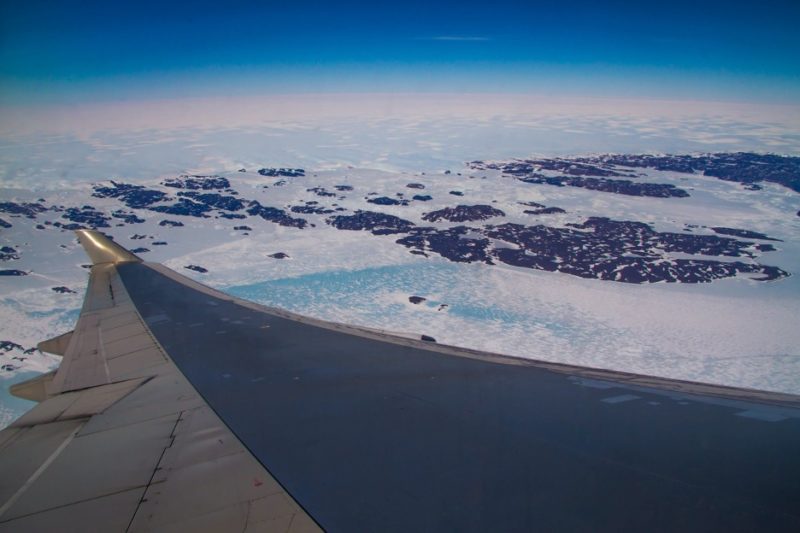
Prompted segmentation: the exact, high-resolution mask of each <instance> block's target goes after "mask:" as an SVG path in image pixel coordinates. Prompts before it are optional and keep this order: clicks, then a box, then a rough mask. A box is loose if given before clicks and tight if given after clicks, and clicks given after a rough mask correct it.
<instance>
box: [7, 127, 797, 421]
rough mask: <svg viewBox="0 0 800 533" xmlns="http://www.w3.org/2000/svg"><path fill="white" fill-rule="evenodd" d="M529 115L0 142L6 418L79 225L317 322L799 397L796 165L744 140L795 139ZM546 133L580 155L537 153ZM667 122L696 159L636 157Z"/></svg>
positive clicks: (780, 133) (75, 286) (76, 279)
mask: <svg viewBox="0 0 800 533" xmlns="http://www.w3.org/2000/svg"><path fill="white" fill-rule="evenodd" d="M565 116H567V115H565ZM581 116H585V114H584V115H581ZM534 118H535V117H534ZM534 118H530V117H528V118H525V117H522V118H520V117H516V118H515V119H514V120H513V121H512V120H510V119H508V117H507V116H505V117H504V116H496V117H494V118H492V117H491V116H489V115H487V116H486V117H483V118H480V119H476V120H474V121H473V122H471V123H470V122H468V121H466V120H465V119H462V120H461V121H458V120H456V119H449V121H444V122H443V121H441V120H440V121H439V122H435V121H434V122H430V123H426V122H424V121H416V122H414V121H406V122H403V121H400V120H397V121H392V120H389V119H382V120H378V119H374V120H371V121H367V122H365V123H364V125H362V127H359V126H358V125H356V124H355V123H347V122H341V123H339V124H338V125H337V126H336V127H335V128H334V127H333V126H332V127H331V128H332V129H326V127H324V126H319V127H318V128H317V129H314V128H311V127H305V126H303V127H301V126H299V125H297V124H295V125H289V124H288V123H287V124H283V125H282V126H276V125H274V124H273V125H271V126H269V128H272V129H273V134H274V135H275V136H274V137H272V139H274V140H275V142H274V146H275V147H277V148H275V147H273V148H272V149H271V150H270V149H267V150H264V154H263V155H261V156H260V157H259V156H257V155H256V154H257V153H258V152H259V149H260V148H261V147H263V146H267V145H269V142H267V141H269V139H270V137H269V135H266V136H264V135H265V131H266V130H267V129H269V128H267V127H252V128H251V129H246V128H245V129H240V130H238V133H237V132H236V131H234V130H233V129H231V130H230V131H211V130H202V129H194V130H191V134H190V135H188V136H183V135H182V134H181V132H180V131H177V130H176V131H169V132H166V130H159V131H155V130H154V131H151V132H146V131H138V132H136V133H135V134H134V133H131V132H121V133H108V132H106V133H104V134H102V135H101V134H99V133H97V132H94V133H91V134H86V135H84V136H83V137H81V138H79V137H71V136H70V135H71V134H65V133H63V132H51V133H50V134H47V135H45V134H44V133H38V134H34V133H32V132H28V133H24V134H23V133H20V134H19V135H16V136H14V135H11V134H6V135H5V136H4V137H3V142H2V143H0V169H1V170H2V172H3V179H2V186H3V188H2V189H0V226H2V228H0V248H2V254H0V258H2V261H1V262H0V270H2V271H3V272H4V273H5V274H6V275H3V276H0V341H4V342H3V344H2V345H0V367H2V370H0V375H2V377H1V378H0V380H2V381H0V386H2V393H0V426H3V425H5V424H6V423H8V422H9V420H11V419H13V417H14V416H17V415H18V414H19V410H20V409H23V408H24V403H21V402H19V401H17V400H12V399H10V398H9V397H8V395H7V391H6V389H7V385H8V384H9V383H10V382H12V381H14V380H19V379H22V378H28V377H30V376H31V375H32V374H31V372H35V371H44V370H46V369H48V368H51V367H53V366H54V365H56V364H57V359H56V358H55V357H52V356H49V355H45V354H41V353H39V352H38V351H36V350H35V349H34V347H35V346H36V343H37V342H39V341H41V340H43V339H46V338H49V337H52V336H54V335H57V334H60V333H63V332H65V331H68V330H69V329H71V327H72V326H73V324H74V321H75V319H76V318H77V315H78V310H79V306H80V304H81V302H82V298H83V294H82V293H83V291H84V289H85V286H86V280H87V270H86V269H85V268H84V265H86V264H87V263H88V259H87V258H86V257H85V256H84V254H83V251H82V249H81V248H80V247H79V246H78V244H77V242H76V240H75V238H74V236H73V233H72V231H71V229H74V228H77V227H96V228H98V229H100V230H101V231H104V232H106V233H107V234H109V235H111V236H112V237H113V238H114V239H115V240H117V241H118V242H119V243H120V244H122V245H123V246H125V247H127V248H129V249H132V250H136V252H137V253H138V254H140V255H141V257H142V258H144V259H145V260H148V261H158V262H162V263H165V264H166V265H168V266H169V267H171V268H173V269H175V270H177V271H179V272H181V273H183V274H185V275H187V276H190V277H192V278H195V279H197V280H199V281H201V282H203V283H206V284H209V285H211V286H214V287H217V288H220V289H222V290H225V291H228V292H230V293H232V294H235V295H238V296H242V297H245V298H248V299H252V300H255V301H258V302H262V303H265V304H269V305H276V306H280V307H284V308H288V309H291V310H293V311H296V312H299V313H303V314H308V315H312V316H315V317H319V318H323V319H329V320H337V321H344V322H351V323H356V324H361V325H365V326H370V327H377V328H382V329H389V330H395V331H398V332H417V333H424V334H428V335H431V336H433V337H435V338H436V340H437V341H438V342H440V343H447V344H454V345H460V346H467V347H471V348H478V349H482V350H490V351H495V352H500V353H506V354H513V355H517V356H522V357H530V358H536V359H545V360H550V361H560V362H569V363H576V364H583V365H589V366H595V367H603V368H612V369H620V370H625V371H630V372H639V373H646V374H653V375H659V376H668V377H675V378H681V379H689V380H700V381H708V382H714V383H722V384H728V385H737V386H743V387H753V388H759V389H768V390H775V391H784V392H793V393H800V329H798V328H797V317H798V316H800V276H798V273H800V216H798V212H799V211H800V192H798V185H797V184H798V180H800V174H798V173H797V172H798V168H800V163H798V159H797V158H784V157H776V158H772V159H770V158H769V157H768V156H764V155H760V154H763V153H765V152H767V151H770V150H775V151H777V152H782V153H785V154H790V153H791V150H789V149H788V148H787V147H788V146H791V145H792V143H794V146H797V145H798V144H797V139H798V135H797V132H796V130H793V129H792V128H791V127H789V126H786V124H783V125H780V124H778V123H777V122H776V123H769V124H768V123H763V124H759V123H756V122H753V121H752V120H751V121H750V122H739V123H738V125H739V129H735V128H734V127H733V126H731V123H732V122H731V121H732V119H720V118H717V119H715V120H711V119H709V121H708V122H706V123H704V124H700V123H691V122H689V123H687V124H689V125H691V124H694V126H691V127H690V126H687V125H686V124H684V125H682V126H679V125H678V124H677V123H669V122H659V121H657V120H656V119H655V118H653V117H650V118H647V119H645V118H641V117H639V118H636V117H634V116H627V117H626V116H623V117H621V118H619V119H618V120H617V121H615V122H612V121H610V120H609V119H607V118H606V119H605V120H604V121H601V120H600V119H599V118H597V119H596V121H595V122H592V120H590V119H589V118H585V120H584V121H583V122H582V121H580V120H577V119H575V117H574V116H573V119H574V120H572V121H569V120H567V119H564V120H563V121H559V120H557V117H556V116H554V115H553V116H550V115H549V116H546V117H544V116H543V117H540V120H539V121H538V122H537V121H536V120H534ZM567 118H569V117H567ZM331 120H332V119H331ZM742 120H744V119H742ZM548 121H549V122H548ZM726 121H728V122H726ZM726 124H727V126H726ZM745 125H746V126H747V127H745ZM726 127H727V128H728V129H725V128H726ZM471 128H475V129H478V130H480V132H479V133H475V132H474V131H472V129H471ZM600 130H603V131H605V135H598V132H600ZM677 130H680V132H677ZM379 131H380V132H381V135H383V136H384V137H386V138H385V139H383V138H380V139H379V138H377V137H376V136H377V135H378V134H379V133H378V132H379ZM532 131H533V132H536V133H535V135H534V137H531V132H532ZM555 131H560V132H561V134H562V135H564V136H566V137H564V138H561V139H560V140H559V141H558V142H560V143H562V145H564V146H575V147H578V148H576V149H575V150H574V151H573V152H572V154H573V155H568V154H569V152H568V151H567V150H566V149H561V150H554V149H552V148H551V149H549V150H544V149H543V150H532V149H531V148H530V146H531V142H532V141H533V140H535V139H536V138H542V135H544V137H547V132H555ZM688 131H691V135H690V134H689V133H687V132H688ZM723 131H726V132H728V133H725V134H724V135H723V133H722V132H723ZM348 132H349V133H348ZM609 132H613V133H609ZM648 132H649V133H648ZM743 132H744V133H743ZM37 135H38V137H37ZM48 135H49V136H48ZM498 135H499V136H498ZM614 135H617V136H618V137H617V138H616V139H617V140H616V141H614ZM647 135H651V136H652V137H651V138H650V140H648V137H647ZM670 135H674V138H675V139H676V140H675V142H674V143H673V144H674V146H677V150H675V151H680V152H682V153H689V152H691V153H694V154H695V156H693V157H677V158H661V159H657V158H656V159H653V158H651V159H647V158H634V157H632V155H634V154H639V153H642V152H652V151H654V150H658V151H659V152H662V153H663V152H669V151H671V150H667V149H665V148H670V147H671V146H672V145H669V143H666V142H665V141H664V139H666V138H669V136H670ZM287 136H288V137H289V138H290V140H287ZM592 136H594V139H595V141H596V146H595V148H589V138H590V137H592ZM34 138H38V139H39V140H38V142H36V143H35V142H33V141H32V139H34ZM134 138H135V139H138V140H136V141H132V139H134ZM69 139H72V141H70V140H69ZM187 139H189V140H191V144H192V146H191V148H190V147H188V145H187V142H189V140H187ZM301 139H304V142H305V143H306V146H305V151H301V150H303V143H301V142H300V140H301ZM481 139H482V141H481V142H479V141H480V140H481ZM488 140H491V141H490V142H489V141H488ZM256 141H257V142H256ZM650 142H652V144H648V143H650ZM71 143H72V144H71ZM248 143H250V144H248ZM448 143H450V144H448ZM223 146H224V147H226V148H225V149H224V150H223V149H222V148H221V147H223ZM524 146H527V147H528V148H524ZM236 147H238V148H236ZM748 147H750V148H751V149H753V150H757V151H758V152H759V153H758V154H749V155H748V154H738V155H735V156H732V155H725V154H721V155H715V156H703V157H700V156H698V155H697V154H699V153H701V152H708V151H709V150H713V151H725V152H726V153H727V154H730V153H731V149H747V148H748ZM626 148H629V149H626ZM704 148H706V149H704ZM237 150H239V152H237ZM606 150H610V151H614V152H616V153H623V154H624V157H623V156H614V157H607V156H602V155H601V154H600V153H601V152H604V151H606ZM154 151H157V152H158V154H156V153H155V152H154ZM223 152H224V153H225V154H227V155H224V154H223ZM245 152H246V153H245ZM544 153H547V154H548V155H547V156H544V155H542V154H544ZM203 154H205V155H203ZM220 154H223V155H220ZM337 154H338V157H337ZM425 154H427V156H426V155H425ZM575 154H582V155H575ZM193 157H194V159H193V161H194V162H195V163H194V164H191V163H189V161H190V160H192V158H193ZM137 161H138V162H139V163H140V164H139V166H136V162H137ZM115 162H116V163H115ZM115 165H116V170H113V169H114V168H115ZM687 165H688V166H687ZM177 169H180V170H177ZM720 169H722V170H720ZM731 169H739V170H740V171H741V172H734V171H733V170H731ZM765 169H766V170H765ZM792 180H794V181H792Z"/></svg>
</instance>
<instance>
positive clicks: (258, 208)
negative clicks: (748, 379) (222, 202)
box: [247, 200, 308, 229]
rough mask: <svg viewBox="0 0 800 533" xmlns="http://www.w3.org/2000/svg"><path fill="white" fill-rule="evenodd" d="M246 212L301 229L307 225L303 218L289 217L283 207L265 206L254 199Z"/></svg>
mask: <svg viewBox="0 0 800 533" xmlns="http://www.w3.org/2000/svg"><path fill="white" fill-rule="evenodd" d="M247 213H248V214H250V215H253V216H259V217H261V218H263V219H264V220H269V221H270V222H275V223H276V224H279V225H281V226H287V227H292V228H298V229H303V228H305V227H306V226H307V225H308V221H307V220H306V219H304V218H294V217H291V216H289V215H288V214H287V213H286V211H284V210H283V209H278V208H277V207H266V206H263V205H261V204H260V203H258V202H257V201H255V200H254V201H252V202H250V205H249V207H248V208H247Z"/></svg>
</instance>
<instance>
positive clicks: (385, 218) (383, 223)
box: [326, 211, 414, 235]
mask: <svg viewBox="0 0 800 533" xmlns="http://www.w3.org/2000/svg"><path fill="white" fill-rule="evenodd" d="M326 222H327V223H328V224H330V225H331V226H333V227H334V228H336V229H341V230H353V231H361V230H368V231H371V232H372V233H373V234H374V235H389V234H393V233H406V232H408V231H409V230H410V229H411V228H413V227H414V223H413V222H410V221H408V220H404V219H402V218H400V217H396V216H394V215H387V214H385V213H375V212H373V211H356V213H355V214H353V215H338V216H334V217H330V218H328V219H327V220H326Z"/></svg>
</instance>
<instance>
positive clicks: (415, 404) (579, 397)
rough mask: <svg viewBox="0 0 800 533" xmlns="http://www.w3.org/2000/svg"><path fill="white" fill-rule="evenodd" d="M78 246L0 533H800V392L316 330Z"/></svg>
mask: <svg viewBox="0 0 800 533" xmlns="http://www.w3.org/2000/svg"><path fill="white" fill-rule="evenodd" d="M78 235H79V239H80V240H81V242H82V244H83V245H84V247H85V248H86V250H87V252H88V254H89V256H90V257H91V259H92V261H93V264H94V265H93V267H92V271H91V278H90V282H89V287H88V289H87V293H86V299H85V302H84V306H83V309H82V311H81V315H80V318H79V319H78V322H77V324H76V327H75V330H74V331H72V332H70V333H67V334H65V335H62V336H60V337H56V338H55V339H51V340H50V341H46V342H44V343H42V344H41V345H40V347H41V348H42V349H43V350H46V351H49V352H52V353H58V354H61V355H63V361H62V363H61V365H60V367H59V368H58V370H56V371H55V372H52V373H49V374H44V375H42V376H40V377H37V378H35V379H34V380H31V381H28V382H26V383H23V384H19V385H17V386H15V387H14V389H13V390H12V392H13V393H15V394H17V395H18V396H21V397H25V398H29V399H33V400H35V401H38V402H40V403H39V404H38V405H37V406H36V407H34V408H33V409H32V410H31V411H29V412H28V413H27V414H25V415H23V416H22V417H21V418H20V419H19V420H17V421H16V422H15V423H14V424H12V425H11V426H10V427H8V428H7V429H5V430H3V431H2V432H0V532H2V531H42V530H45V531H46V530H54V529H58V530H60V531H64V530H66V531H87V530H91V531H234V530H241V531H315V530H319V529H324V530H327V531H538V530H544V531H548V530H571V531H620V530H647V531H654V530H670V531H671V530H682V531H686V530H688V531H709V530H719V531H753V530H768V531H784V530H785V531H800V506H798V505H797V502H799V501H800V454H799V453H798V451H799V450H800V397H798V396H794V395H787V394H778V393H771V392H764V391H754V390H745V389H736V388H730V387H720V386H715V385H708V384H701V383H692V382H685V381H675V380H668V379H661V378H655V377H648V376H641V375H634V374H628V373H622V372H612V371H606V370H600V369H592V368H585V367H575V366H568V365H559V364H553V363H546V362H540V361H532V360H526V359H517V358H511V357H505V356H501V355H497V354H490V353H485V352H478V351H473V350H467V349H462V348H454V347H450V346H444V345H440V344H438V343H436V342H433V341H432V339H430V338H428V337H426V338H425V340H423V338H422V337H418V338H410V337H403V336H397V335H392V334H390V333H387V332H382V331H376V330H369V329H365V328H358V327H353V326H347V325H343V324H338V323H331V322H323V321H319V320H314V319H311V318H307V317H302V316H299V315H296V314H293V313H289V312H286V311H282V310H279V309H274V308H267V307H264V306H260V305H257V304H254V303H251V302H247V301H244V300H240V299H237V298H234V297H232V296H229V295H227V294H224V293H221V292H218V291H216V290H213V289H211V288H208V287H205V286H203V285H201V284H199V283H197V282H194V281H192V280H190V279H188V278H185V277H183V276H181V275H179V274H177V273H175V272H173V271H171V270H169V269H167V268H166V267H164V266H162V265H159V264H152V263H145V262H142V261H141V260H140V259H139V258H138V257H136V256H135V255H133V254H131V253H130V252H128V251H127V250H125V249H123V248H121V247H120V246H118V245H116V244H115V243H113V241H111V240H109V239H108V238H106V237H105V236H103V235H102V234H100V233H97V232H92V231H79V232H78ZM531 351H532V352H535V346H532V347H531Z"/></svg>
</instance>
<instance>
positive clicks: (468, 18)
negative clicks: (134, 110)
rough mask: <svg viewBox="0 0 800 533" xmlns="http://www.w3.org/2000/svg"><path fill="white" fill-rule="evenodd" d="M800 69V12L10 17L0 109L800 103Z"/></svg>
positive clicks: (453, 8)
mask: <svg viewBox="0 0 800 533" xmlns="http://www.w3.org/2000/svg"><path fill="white" fill-rule="evenodd" d="M798 58H800V1H798V0H791V1H783V2H769V1H767V2H737V1H726V2H723V1H712V2H703V1H701V0H695V1H692V2H688V1H679V2H649V1H640V2H631V1H628V2H593V1H585V0H581V1H567V0H563V1H560V2H504V1H499V2H488V1H487V2H481V3H478V2H468V1H447V2H433V1H427V2H416V1H415V2H391V3H386V4H385V5H384V4H382V3H381V2H375V1H373V2H332V1H329V2H307V1H297V2H292V1H286V2H280V3H278V2H259V3H255V2H238V1H228V2H225V1H217V2H205V1H197V2H191V3H189V2H185V3H184V2H178V3H172V4H170V3H166V2H165V3H160V2H149V1H139V2H131V3H128V2H113V1H103V2H95V1H81V2H68V1H63V2H46V1H39V0H27V1H25V2H2V4H0V102H1V101H7V102H16V101H25V100H31V99H36V98H44V99H51V100H56V101H57V100H59V99H60V98H62V97H63V98H64V99H67V100H69V99H75V98H76V94H80V95H83V97H84V98H86V99H91V98H114V97H121V98H131V97H135V96H136V95H137V94H141V96H142V97H149V96H163V95H166V96H177V95H180V94H191V95H201V94H205V93H208V94H213V93H215V92H216V93H225V92H227V91H233V92H237V93H243V92H244V93H247V92H253V93H256V92H259V91H267V92H301V91H302V92H317V91H365V92H369V91H392V90H397V91H415V90H422V91H425V90H436V91H455V92H458V91H467V92H470V91H477V92H480V91H510V92H526V91H533V92H536V91H544V92H548V91H549V92H556V93H560V92H566V93H577V94H601V95H622V96H627V95H633V96H671V95H675V96H678V97H684V98H687V97H690V98H691V97H699V98H706V97H707V98H721V99H745V100H747V99H751V100H752V99H755V100H771V99H772V100H780V101H795V102H797V101H800V59H798ZM233 80H239V82H240V83H234V82H233Z"/></svg>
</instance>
